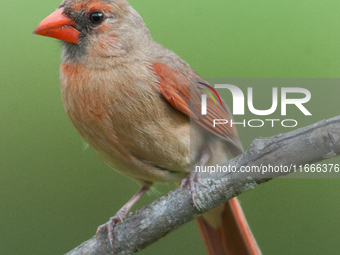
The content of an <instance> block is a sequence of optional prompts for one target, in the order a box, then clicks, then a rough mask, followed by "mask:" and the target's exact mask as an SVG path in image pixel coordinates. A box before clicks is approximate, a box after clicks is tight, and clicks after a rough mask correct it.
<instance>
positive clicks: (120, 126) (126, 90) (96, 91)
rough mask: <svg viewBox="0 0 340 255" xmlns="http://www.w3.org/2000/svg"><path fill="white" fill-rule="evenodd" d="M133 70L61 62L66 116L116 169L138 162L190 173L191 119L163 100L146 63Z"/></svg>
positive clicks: (155, 79)
mask: <svg viewBox="0 0 340 255" xmlns="http://www.w3.org/2000/svg"><path fill="white" fill-rule="evenodd" d="M131 68H132V67H131ZM133 70H134V72H131V71H129V68H128V69H126V68H121V69H119V68H118V70H114V71H112V70H101V69H88V68H86V67H82V66H72V65H68V64H66V63H63V64H62V65H61V76H60V77H61V78H60V80H61V89H62V98H63V102H64V107H65V110H66V112H67V114H68V116H69V118H70V119H71V121H72V123H73V124H74V126H75V127H76V129H77V130H78V132H79V133H80V134H81V136H82V137H83V138H84V139H85V140H86V141H87V142H88V143H89V144H90V145H91V146H92V147H94V148H95V150H96V151H97V152H98V154H99V155H101V156H102V157H103V158H104V159H105V161H107V162H108V163H109V165H111V166H112V167H114V168H116V169H117V168H121V166H122V165H124V164H125V163H127V162H138V161H141V162H147V164H149V165H152V166H156V167H161V168H166V169H169V170H171V171H175V172H176V171H178V172H185V173H187V172H189V171H190V169H189V167H190V122H189V118H188V117H187V116H185V115H184V114H182V113H180V112H179V111H177V110H176V109H174V108H173V107H171V106H170V104H169V103H168V102H166V101H165V100H164V98H163V97H162V95H161V94H160V93H159V90H158V86H157V78H156V77H155V75H154V74H153V73H152V71H150V69H149V68H148V67H146V66H139V67H138V68H133ZM124 162H125V163H124ZM129 164H130V163H129ZM134 167H135V168H136V166H134ZM125 168H126V165H125ZM131 168H133V167H131ZM118 170H119V169H118ZM131 171H132V170H131ZM130 175H131V174H130ZM162 178H163V177H160V179H162ZM166 178H167V177H166ZM149 179H150V178H149ZM156 179H157V178H156ZM160 181H162V180H160ZM163 181H164V180H163ZM165 181H166V180H165Z"/></svg>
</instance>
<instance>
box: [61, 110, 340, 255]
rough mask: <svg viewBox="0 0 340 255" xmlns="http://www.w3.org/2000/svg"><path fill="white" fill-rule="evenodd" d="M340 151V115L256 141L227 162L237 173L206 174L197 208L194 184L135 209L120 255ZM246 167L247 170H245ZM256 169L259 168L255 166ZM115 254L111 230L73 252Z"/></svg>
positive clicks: (118, 240) (120, 229) (121, 234)
mask: <svg viewBox="0 0 340 255" xmlns="http://www.w3.org/2000/svg"><path fill="white" fill-rule="evenodd" d="M339 155H340V116H337V117H334V118H331V119H328V120H323V121H320V122H318V123H316V124H313V125H310V126H307V127H304V128H300V129H297V130H295V131H292V132H289V133H286V134H280V135H276V136H273V137H269V138H258V139H255V140H254V141H253V142H252V144H251V145H250V148H249V149H248V150H247V151H246V152H244V153H243V154H241V155H240V156H238V157H236V158H233V159H232V160H230V161H229V162H227V163H226V164H224V166H233V169H237V171H236V172H233V173H228V172H226V173H219V174H218V178H204V179H203V180H202V181H203V183H204V184H205V185H206V186H207V187H204V186H203V185H199V184H198V185H196V190H197V194H198V197H197V200H196V203H197V205H198V206H199V208H200V209H201V210H200V211H199V210H197V209H196V208H195V207H194V206H193V204H192V202H191V194H190V192H189V189H188V188H185V189H184V191H183V193H182V192H181V191H180V189H178V188H177V189H176V190H174V191H171V192H170V193H168V194H167V195H165V196H163V197H161V198H160V199H158V200H156V201H154V202H153V203H151V204H150V205H147V206H144V207H143V208H141V209H139V210H137V211H135V212H133V213H131V214H130V215H129V216H128V217H126V218H125V219H124V224H122V223H118V224H116V225H115V227H114V247H115V249H116V254H119V255H121V254H132V253H135V252H137V251H139V250H141V249H144V248H145V247H147V246H148V245H150V244H152V243H153V242H155V241H157V240H158V239H160V238H161V237H163V236H165V235H167V234H168V233H170V232H172V231H173V230H175V229H177V228H178V227H180V226H181V225H183V224H185V223H187V222H189V221H191V220H192V219H194V218H196V217H198V216H200V215H202V214H203V213H205V212H207V211H209V210H210V209H212V208H214V207H216V206H218V205H219V204H222V203H224V202H226V201H227V200H229V199H231V198H233V197H235V196H237V195H239V194H241V193H244V192H245V191H247V190H250V189H254V188H255V187H256V186H258V185H259V184H261V183H264V182H267V181H269V180H270V179H272V178H276V177H279V176H283V175H286V174H288V173H290V172H293V171H294V166H297V168H295V169H296V170H298V166H300V165H304V164H311V163H315V162H320V161H322V160H324V159H329V158H333V157H337V156H339ZM269 165H271V166H277V167H279V166H280V167H281V169H282V167H285V169H286V170H287V169H288V171H286V172H284V171H279V172H274V173H268V172H267V173H254V172H252V173H250V172H248V173H244V172H243V173H242V172H240V171H239V170H240V169H242V168H243V169H244V167H247V166H249V167H250V168H249V169H251V167H252V166H257V168H258V169H259V167H260V166H261V169H262V170H264V168H263V166H267V167H268V166H269ZM241 167H242V168H241ZM253 169H255V168H254V167H253ZM80 254H81V255H94V254H96V255H104V254H113V252H112V250H111V247H110V244H109V241H108V239H107V231H106V230H105V231H102V233H100V234H99V236H98V239H97V240H96V238H95V237H92V238H91V239H90V240H88V241H86V242H84V243H83V244H81V245H80V246H78V247H77V248H75V249H74V250H72V251H70V252H69V253H67V255H80Z"/></svg>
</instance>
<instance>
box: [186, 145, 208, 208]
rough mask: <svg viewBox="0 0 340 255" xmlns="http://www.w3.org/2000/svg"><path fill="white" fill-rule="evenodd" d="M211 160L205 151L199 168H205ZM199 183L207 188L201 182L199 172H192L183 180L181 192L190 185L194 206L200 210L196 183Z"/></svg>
mask: <svg viewBox="0 0 340 255" xmlns="http://www.w3.org/2000/svg"><path fill="white" fill-rule="evenodd" d="M209 158H210V153H209V151H207V150H203V151H202V155H201V159H200V161H199V166H200V167H201V166H205V164H206V163H207V162H208V160H209ZM196 182H198V183H200V184H201V185H203V186H204V187H206V186H205V185H204V184H203V183H202V182H201V180H200V178H199V176H198V172H196V171H191V173H190V174H189V175H188V176H187V177H186V178H184V179H183V180H182V182H181V190H182V191H183V188H184V186H185V185H187V184H189V186H190V192H191V197H192V202H193V204H194V206H195V207H196V208H197V209H198V210H200V208H198V206H197V204H196V201H195V200H196V198H197V192H196V189H195V183H196Z"/></svg>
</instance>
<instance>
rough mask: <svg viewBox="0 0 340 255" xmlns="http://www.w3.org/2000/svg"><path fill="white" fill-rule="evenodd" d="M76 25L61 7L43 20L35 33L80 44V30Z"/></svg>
mask: <svg viewBox="0 0 340 255" xmlns="http://www.w3.org/2000/svg"><path fill="white" fill-rule="evenodd" d="M75 26H76V24H75V22H74V21H73V20H71V19H70V18H68V17H66V16H65V15H64V8H60V9H58V10H56V11H55V12H53V13H52V14H50V15H49V16H48V17H46V18H45V19H44V20H43V21H41V22H40V24H39V25H38V26H37V27H36V29H34V31H33V34H36V35H43V36H48V37H52V38H56V39H59V40H62V41H66V42H71V43H75V44H78V40H79V31H78V30H77V29H76V28H75Z"/></svg>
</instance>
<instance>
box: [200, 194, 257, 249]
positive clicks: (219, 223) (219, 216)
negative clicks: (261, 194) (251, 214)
mask: <svg viewBox="0 0 340 255" xmlns="http://www.w3.org/2000/svg"><path fill="white" fill-rule="evenodd" d="M196 220H197V223H198V227H199V229H200V232H201V235H202V237H203V240H204V243H205V246H206V248H207V251H208V254H209V255H261V251H260V249H259V248H258V246H257V244H256V241H255V239H254V237H253V234H252V233H251V231H250V228H249V226H248V223H247V220H246V219H245V217H244V214H243V211H242V208H241V206H240V204H239V202H238V200H237V198H236V197H235V198H232V199H230V200H229V201H228V202H226V203H225V204H223V205H220V206H218V207H216V208H214V209H213V210H211V211H209V212H208V213H206V214H204V215H203V216H201V217H199V218H197V219H196Z"/></svg>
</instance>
